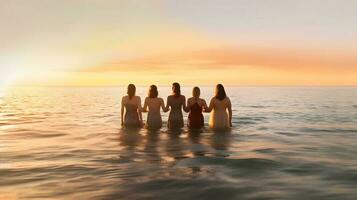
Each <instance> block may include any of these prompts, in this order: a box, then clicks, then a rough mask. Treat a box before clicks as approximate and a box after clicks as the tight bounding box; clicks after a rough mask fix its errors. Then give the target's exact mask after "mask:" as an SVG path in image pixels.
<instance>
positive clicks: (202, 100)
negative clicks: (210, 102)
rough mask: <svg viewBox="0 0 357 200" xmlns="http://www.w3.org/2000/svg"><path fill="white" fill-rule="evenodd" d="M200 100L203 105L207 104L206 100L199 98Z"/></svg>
mask: <svg viewBox="0 0 357 200" xmlns="http://www.w3.org/2000/svg"><path fill="white" fill-rule="evenodd" d="M198 100H199V101H201V102H202V103H203V102H204V103H206V100H205V99H202V98H199V99H198Z"/></svg>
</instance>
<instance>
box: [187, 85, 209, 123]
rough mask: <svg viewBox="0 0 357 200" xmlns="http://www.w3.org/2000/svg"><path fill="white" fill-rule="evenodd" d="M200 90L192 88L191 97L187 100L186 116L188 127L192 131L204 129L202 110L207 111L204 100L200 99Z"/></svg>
mask: <svg viewBox="0 0 357 200" xmlns="http://www.w3.org/2000/svg"><path fill="white" fill-rule="evenodd" d="M200 93H201V91H200V88H199V87H194V88H193V91H192V96H193V97H191V98H189V99H188V100H187V107H188V109H189V112H190V113H189V114H188V127H189V128H192V129H200V128H203V127H204V118H203V114H202V112H203V110H207V109H208V108H207V104H206V101H205V100H204V99H201V98H200Z"/></svg>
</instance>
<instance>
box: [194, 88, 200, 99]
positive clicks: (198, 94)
mask: <svg viewBox="0 0 357 200" xmlns="http://www.w3.org/2000/svg"><path fill="white" fill-rule="evenodd" d="M200 94H201V90H200V88H199V87H194V88H193V90H192V96H193V97H196V96H197V98H198V97H200Z"/></svg>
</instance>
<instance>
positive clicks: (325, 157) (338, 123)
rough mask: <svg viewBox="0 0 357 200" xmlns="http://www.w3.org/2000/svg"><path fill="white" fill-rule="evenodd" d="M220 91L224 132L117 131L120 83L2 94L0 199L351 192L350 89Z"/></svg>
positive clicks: (353, 137) (355, 105)
mask: <svg viewBox="0 0 357 200" xmlns="http://www.w3.org/2000/svg"><path fill="white" fill-rule="evenodd" d="M146 90H147V88H146V87H145V88H138V93H139V94H140V95H142V97H143V98H144V96H145V95H146V93H147V92H146ZM226 90H227V93H228V95H229V96H230V98H231V101H232V103H233V113H234V114H233V115H234V116H233V126H234V127H233V128H232V130H231V131H230V132H227V133H221V132H213V131H212V130H209V129H208V128H207V129H205V130H202V131H201V132H190V131H189V130H187V129H186V128H185V129H183V130H182V131H175V132H171V131H169V130H167V128H162V130H160V131H158V132H149V131H147V130H145V129H142V130H139V131H131V132H128V131H124V130H121V128H120V126H119V124H120V123H119V122H120V118H119V117H120V116H119V115H120V99H121V96H122V95H123V94H124V93H125V88H121V87H112V88H109V87H108V88H105V87H97V88H12V89H10V90H9V91H8V92H6V93H4V92H2V93H1V94H0V199H1V200H11V199H25V200H27V199H46V200H52V199H58V200H59V199H61V200H62V199H71V200H79V199H80V200H82V199H83V200H91V199H93V200H97V199H98V200H102V199H103V200H104V199H165V200H168V199H170V200H171V199H274V200H275V199H296V200H301V199H324V200H328V199H338V200H349V199H351V200H355V199H357V189H356V188H357V156H356V155H357V88H353V87H336V88H334V87H228V88H226ZM159 92H160V96H162V97H166V96H167V95H168V94H169V93H170V88H164V87H159ZM213 92H214V88H212V87H205V88H202V96H203V97H204V98H206V100H207V101H208V100H209V99H210V97H211V96H212V94H213ZM183 93H184V94H185V95H186V96H190V94H191V88H190V87H187V88H183ZM165 99H166V98H165ZM144 116H145V118H146V115H144ZM185 117H186V115H185ZM164 119H167V115H166V114H165V115H164ZM207 121H208V115H206V116H205V122H206V124H207ZM165 125H166V124H165ZM165 125H164V126H165Z"/></svg>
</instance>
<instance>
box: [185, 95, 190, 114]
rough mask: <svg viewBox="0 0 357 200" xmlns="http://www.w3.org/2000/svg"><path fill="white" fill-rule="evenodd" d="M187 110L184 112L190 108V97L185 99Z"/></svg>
mask: <svg viewBox="0 0 357 200" xmlns="http://www.w3.org/2000/svg"><path fill="white" fill-rule="evenodd" d="M186 105H187V111H186V112H190V108H191V100H190V98H189V99H187V104H186Z"/></svg>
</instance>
